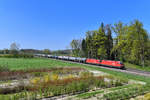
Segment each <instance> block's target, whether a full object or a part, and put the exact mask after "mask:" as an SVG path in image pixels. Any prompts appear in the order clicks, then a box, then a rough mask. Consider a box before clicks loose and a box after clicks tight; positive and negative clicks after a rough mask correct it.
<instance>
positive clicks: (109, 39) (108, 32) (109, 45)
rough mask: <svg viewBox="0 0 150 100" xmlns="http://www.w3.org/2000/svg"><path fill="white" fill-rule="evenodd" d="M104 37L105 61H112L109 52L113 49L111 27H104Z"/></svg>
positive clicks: (111, 55)
mask: <svg viewBox="0 0 150 100" xmlns="http://www.w3.org/2000/svg"><path fill="white" fill-rule="evenodd" d="M106 37H107V40H106V49H107V59H114V57H113V53H111V50H112V48H113V38H112V31H111V25H106Z"/></svg>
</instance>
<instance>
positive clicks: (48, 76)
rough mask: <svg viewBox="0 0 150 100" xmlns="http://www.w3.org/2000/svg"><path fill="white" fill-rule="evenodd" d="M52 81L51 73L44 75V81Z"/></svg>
mask: <svg viewBox="0 0 150 100" xmlns="http://www.w3.org/2000/svg"><path fill="white" fill-rule="evenodd" d="M49 81H50V75H49V74H48V75H44V82H45V83H47V82H49Z"/></svg>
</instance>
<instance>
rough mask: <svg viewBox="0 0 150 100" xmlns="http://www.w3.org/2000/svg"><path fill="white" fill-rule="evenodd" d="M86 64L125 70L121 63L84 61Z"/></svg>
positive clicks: (94, 60)
mask: <svg viewBox="0 0 150 100" xmlns="http://www.w3.org/2000/svg"><path fill="white" fill-rule="evenodd" d="M86 63H90V64H97V65H103V66H109V67H115V68H120V69H124V68H125V66H124V64H123V63H122V62H121V61H112V60H98V59H86Z"/></svg>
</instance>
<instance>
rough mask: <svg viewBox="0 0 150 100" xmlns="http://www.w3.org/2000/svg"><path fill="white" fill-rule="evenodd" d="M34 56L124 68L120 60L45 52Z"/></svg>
mask: <svg viewBox="0 0 150 100" xmlns="http://www.w3.org/2000/svg"><path fill="white" fill-rule="evenodd" d="M35 56H36V57H45V58H53V59H59V60H66V61H73V62H79V63H86V64H94V65H100V66H106V67H111V68H119V69H125V65H124V64H123V63H122V62H121V61H113V60H100V59H92V58H80V57H70V56H54V55H46V54H35Z"/></svg>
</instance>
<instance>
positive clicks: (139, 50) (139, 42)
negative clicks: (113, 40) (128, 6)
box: [127, 20, 148, 67]
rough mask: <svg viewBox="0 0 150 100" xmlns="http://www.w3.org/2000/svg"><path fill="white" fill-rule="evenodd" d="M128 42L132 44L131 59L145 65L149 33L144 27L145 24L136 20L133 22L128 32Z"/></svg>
mask: <svg viewBox="0 0 150 100" xmlns="http://www.w3.org/2000/svg"><path fill="white" fill-rule="evenodd" d="M127 38H128V40H129V41H128V44H130V45H131V46H132V50H131V56H130V57H131V60H132V61H133V62H135V63H137V64H142V66H143V67H144V66H145V56H146V54H147V52H148V51H147V49H146V48H147V46H148V45H147V43H148V33H147V31H146V30H145V29H144V28H143V24H142V23H141V22H140V21H138V20H134V21H133V22H131V25H130V27H129V32H128V37H127Z"/></svg>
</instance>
